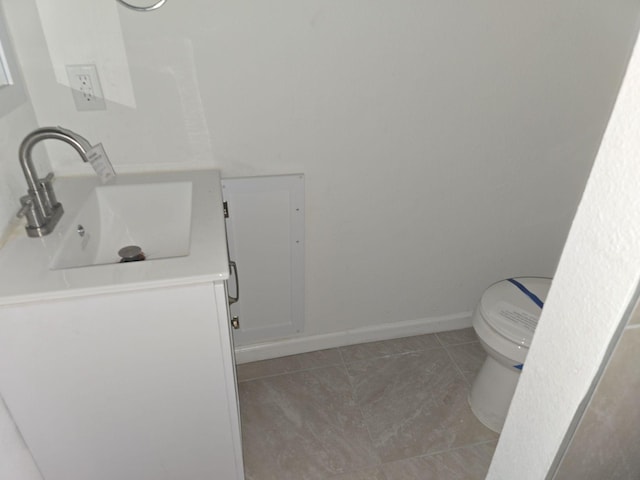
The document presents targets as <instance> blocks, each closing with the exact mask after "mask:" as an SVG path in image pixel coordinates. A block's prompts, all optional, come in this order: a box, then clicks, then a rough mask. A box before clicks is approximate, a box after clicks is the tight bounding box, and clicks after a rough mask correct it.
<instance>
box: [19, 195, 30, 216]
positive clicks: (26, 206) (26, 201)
mask: <svg viewBox="0 0 640 480" xmlns="http://www.w3.org/2000/svg"><path fill="white" fill-rule="evenodd" d="M20 204H21V205H22V207H21V208H20V210H18V213H16V217H18V218H22V217H24V216H25V215H26V214H27V212H28V211H29V210H30V209H32V208H33V200H32V199H31V197H30V196H29V195H25V196H24V197H20Z"/></svg>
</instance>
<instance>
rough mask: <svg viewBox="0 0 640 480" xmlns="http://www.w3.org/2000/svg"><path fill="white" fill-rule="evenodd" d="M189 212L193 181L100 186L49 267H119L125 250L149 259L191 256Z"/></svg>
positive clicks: (69, 230) (84, 205) (52, 268)
mask: <svg viewBox="0 0 640 480" xmlns="http://www.w3.org/2000/svg"><path fill="white" fill-rule="evenodd" d="M191 210H192V182H186V181H185V182H166V183H144V184H129V185H105V186H98V187H96V188H95V189H94V190H93V191H92V192H91V194H90V195H89V197H88V198H87V200H86V201H85V202H84V204H83V205H82V207H81V208H80V209H79V211H78V213H77V214H76V216H75V218H74V220H73V221H72V222H71V223H70V224H68V227H67V230H66V231H65V232H64V234H63V237H62V241H61V244H60V247H59V248H58V250H57V251H56V253H55V255H54V256H53V259H52V261H51V264H50V265H49V268H50V269H51V270H59V269H65V268H74V267H84V266H90V265H103V264H113V263H118V262H119V261H120V256H119V255H118V251H119V250H120V249H121V248H122V247H125V246H128V245H136V246H139V247H140V248H141V249H142V251H143V252H144V255H145V257H146V259H147V260H154V259H160V258H171V257H181V256H185V255H189V248H190V239H191V218H192V212H191Z"/></svg>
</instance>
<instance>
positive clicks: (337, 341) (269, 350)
mask: <svg viewBox="0 0 640 480" xmlns="http://www.w3.org/2000/svg"><path fill="white" fill-rule="evenodd" d="M470 326H471V312H461V313H456V314H452V315H444V316H441V317H430V318H423V319H418V320H407V321H404V322H394V323H385V324H382V325H373V326H370V327H362V328H356V329H352V330H344V331H340V332H332V333H324V334H320V335H309V336H303V337H302V336H301V337H291V338H284V339H281V340H274V341H271V342H264V343H257V344H254V345H243V346H241V347H236V348H235V353H236V363H238V364H240V363H248V362H255V361H258V360H267V359H270V358H277V357H285V356H287V355H296V354H299V353H306V352H313V351H315V350H324V349H326V348H336V347H344V346H346V345H355V344H358V343H366V342H375V341H379V340H391V339H393V338H402V337H409V336H412V335H423V334H426V333H437V332H446V331H449V330H459V329H461V328H467V327H470Z"/></svg>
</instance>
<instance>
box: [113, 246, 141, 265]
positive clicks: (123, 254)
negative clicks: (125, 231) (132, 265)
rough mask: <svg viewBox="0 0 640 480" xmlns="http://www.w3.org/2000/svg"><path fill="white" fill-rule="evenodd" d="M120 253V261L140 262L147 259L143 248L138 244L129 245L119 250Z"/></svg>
mask: <svg viewBox="0 0 640 480" xmlns="http://www.w3.org/2000/svg"><path fill="white" fill-rule="evenodd" d="M118 255H120V263H127V262H139V261H141V260H144V259H145V256H144V253H142V249H141V248H140V247H139V246H137V245H127V246H126V247H122V248H121V249H120V250H118Z"/></svg>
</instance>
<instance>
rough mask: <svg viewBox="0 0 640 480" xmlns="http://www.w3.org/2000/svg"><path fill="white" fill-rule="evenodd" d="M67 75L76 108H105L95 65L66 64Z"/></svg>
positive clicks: (84, 109) (83, 109) (80, 109)
mask: <svg viewBox="0 0 640 480" xmlns="http://www.w3.org/2000/svg"><path fill="white" fill-rule="evenodd" d="M67 76H68V77H69V87H71V94H72V95H73V101H74V102H75V104H76V110H78V111H87V110H106V108H107V106H106V104H105V101H104V96H103V95H102V88H101V87H100V78H99V77H98V69H97V68H96V66H95V65H67Z"/></svg>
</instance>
